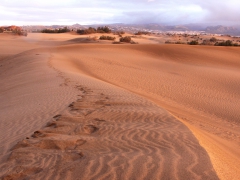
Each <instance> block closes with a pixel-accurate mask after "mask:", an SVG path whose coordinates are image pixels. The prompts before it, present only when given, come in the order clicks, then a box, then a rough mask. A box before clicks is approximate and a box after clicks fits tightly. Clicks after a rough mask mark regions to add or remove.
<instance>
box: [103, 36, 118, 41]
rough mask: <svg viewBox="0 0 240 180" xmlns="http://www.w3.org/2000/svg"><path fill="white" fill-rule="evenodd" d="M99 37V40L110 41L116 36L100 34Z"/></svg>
mask: <svg viewBox="0 0 240 180" xmlns="http://www.w3.org/2000/svg"><path fill="white" fill-rule="evenodd" d="M99 39H100V40H111V41H113V40H115V39H116V38H115V37H112V36H104V35H102V36H100V38H99Z"/></svg>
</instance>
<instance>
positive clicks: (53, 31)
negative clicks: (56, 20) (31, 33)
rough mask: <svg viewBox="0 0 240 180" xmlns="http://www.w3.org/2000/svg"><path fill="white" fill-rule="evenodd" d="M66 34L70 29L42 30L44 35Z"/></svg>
mask: <svg viewBox="0 0 240 180" xmlns="http://www.w3.org/2000/svg"><path fill="white" fill-rule="evenodd" d="M65 32H70V29H68V28H67V27H64V28H60V29H54V30H52V29H44V30H42V33H65Z"/></svg>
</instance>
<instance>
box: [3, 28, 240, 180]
mask: <svg viewBox="0 0 240 180" xmlns="http://www.w3.org/2000/svg"><path fill="white" fill-rule="evenodd" d="M0 38H1V41H0V47H1V49H0V77H1V78H0V84H1V88H0V94H1V96H0V117H1V121H0V153H1V154H0V177H1V178H2V179H4V180H7V179H44V180H45V179H49V180H50V179H51V180H52V179H83V180H85V179H91V180H94V179H96V180H98V179H119V180H121V179H146V180H148V179H151V180H152V179H153V180H154V179H156V180H158V179H183V180H184V179H199V180H200V179H204V180H207V179H209V180H214V179H223V180H225V179H227V180H228V179H229V180H230V179H231V180H232V179H235V180H237V179H239V177H240V170H239V167H240V151H239V149H240V122H239V118H240V112H239V108H240V92H239V89H240V83H239V82H240V49H239V48H237V47H235V48H234V47H232V48H226V47H211V46H194V47H193V46H188V45H161V44H156V40H154V41H153V42H152V43H150V42H149V41H150V40H149V39H148V40H147V41H144V39H142V40H141V43H140V44H130V45H128V44H120V45H118V44H110V43H108V42H98V41H93V40H92V39H91V38H89V37H84V36H81V37H79V36H77V35H72V34H60V35H59V34H58V35H57V34H51V35H49V34H37V33H36V34H29V35H28V37H17V36H10V35H0ZM159 41H161V40H160V39H159Z"/></svg>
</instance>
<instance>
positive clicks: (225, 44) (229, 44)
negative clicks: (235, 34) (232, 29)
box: [215, 40, 239, 46]
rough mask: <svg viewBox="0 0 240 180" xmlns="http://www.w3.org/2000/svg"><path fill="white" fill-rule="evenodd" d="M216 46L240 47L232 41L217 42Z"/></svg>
mask: <svg viewBox="0 0 240 180" xmlns="http://www.w3.org/2000/svg"><path fill="white" fill-rule="evenodd" d="M215 46H239V45H238V44H237V43H233V42H232V41H230V40H227V41H224V42H216V43H215Z"/></svg>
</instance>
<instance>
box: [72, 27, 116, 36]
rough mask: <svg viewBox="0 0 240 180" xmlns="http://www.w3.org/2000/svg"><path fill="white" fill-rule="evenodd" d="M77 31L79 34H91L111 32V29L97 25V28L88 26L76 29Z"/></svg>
mask: <svg viewBox="0 0 240 180" xmlns="http://www.w3.org/2000/svg"><path fill="white" fill-rule="evenodd" d="M77 33H78V34H81V35H84V34H93V33H111V29H110V28H109V27H107V26H104V27H98V28H97V29H95V28H93V27H89V28H88V29H78V30H77Z"/></svg>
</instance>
